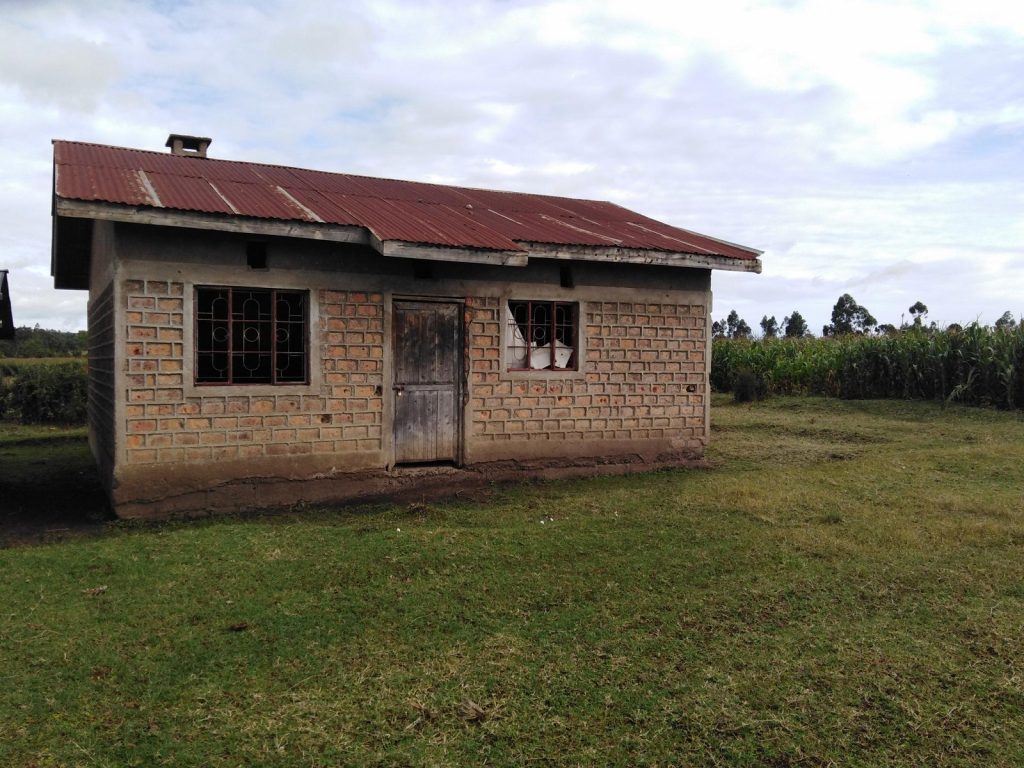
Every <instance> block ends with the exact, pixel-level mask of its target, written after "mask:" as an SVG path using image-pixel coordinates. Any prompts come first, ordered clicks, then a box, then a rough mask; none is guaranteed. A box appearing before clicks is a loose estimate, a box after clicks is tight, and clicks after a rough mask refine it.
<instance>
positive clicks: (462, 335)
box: [381, 291, 469, 472]
mask: <svg viewBox="0 0 1024 768" xmlns="http://www.w3.org/2000/svg"><path fill="white" fill-rule="evenodd" d="M396 301H397V302H403V301H408V302H416V303H420V304H427V303H430V304H454V305H456V307H457V312H458V317H459V323H458V331H459V340H458V345H457V347H458V348H457V349H456V357H457V362H456V366H457V368H458V375H457V376H456V385H457V388H458V391H457V392H456V407H455V413H456V415H457V416H458V423H457V424H456V425H455V440H456V442H457V446H456V450H455V457H456V458H455V462H454V464H455V466H457V467H461V466H463V465H464V464H465V462H466V423H467V422H466V419H467V416H468V414H467V409H468V407H469V377H468V375H467V373H466V359H467V357H466V299H465V297H460V296H422V295H418V294H407V293H393V292H391V291H388V292H386V293H385V294H384V343H385V344H386V345H387V352H386V353H385V355H384V370H383V374H384V419H383V423H382V425H381V432H382V435H381V437H382V438H383V441H384V442H383V444H382V446H381V447H382V448H383V453H384V457H385V469H386V470H388V471H389V472H391V471H394V470H395V467H396V464H395V389H394V386H395V345H394V316H395V302H396Z"/></svg>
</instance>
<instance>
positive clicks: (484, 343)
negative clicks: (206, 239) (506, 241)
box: [467, 298, 707, 454]
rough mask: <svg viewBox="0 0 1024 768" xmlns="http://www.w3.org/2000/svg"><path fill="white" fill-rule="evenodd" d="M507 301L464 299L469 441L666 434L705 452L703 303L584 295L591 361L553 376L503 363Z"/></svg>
mask: <svg viewBox="0 0 1024 768" xmlns="http://www.w3.org/2000/svg"><path fill="white" fill-rule="evenodd" d="M502 301H503V300H502V299H498V298H476V299H469V300H468V301H467V315H468V317H467V321H468V328H469V331H468V333H469V338H468V343H467V352H468V356H469V368H470V371H469V376H470V415H469V425H470V434H469V436H468V439H469V440H471V441H473V442H474V443H476V444H477V445H478V446H480V445H486V444H488V443H489V444H492V445H496V444H500V443H502V442H504V443H507V444H510V445H511V444H520V445H521V444H523V443H526V442H527V441H531V442H532V441H550V440H559V441H584V440H586V441H592V440H601V441H616V442H621V441H631V442H642V441H668V443H669V444H670V445H671V447H672V448H673V449H678V450H686V451H694V452H699V451H701V450H702V449H703V447H704V444H705V434H706V433H705V425H706V423H705V404H706V398H707V392H706V372H705V364H706V360H705V345H706V328H707V308H706V306H705V305H704V304H676V303H670V302H664V301H661V302H656V303H651V302H641V301H612V302H594V301H589V302H588V301H583V302H580V317H581V326H582V328H581V331H582V333H583V334H584V335H585V339H584V342H583V347H584V349H585V350H586V352H585V360H584V362H583V364H582V365H581V366H580V371H579V373H577V374H574V373H567V374H565V375H563V376H552V375H550V374H543V373H541V374H539V375H538V373H537V372H525V373H505V372H503V371H502V370H501V361H500V359H499V357H500V356H499V352H500V348H501V344H502V343H504V342H503V340H502V335H501V334H502V322H501V318H502V317H503V307H502ZM485 452H486V453H488V454H491V453H493V450H491V451H485Z"/></svg>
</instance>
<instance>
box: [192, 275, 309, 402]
mask: <svg viewBox="0 0 1024 768" xmlns="http://www.w3.org/2000/svg"><path fill="white" fill-rule="evenodd" d="M202 291H226V292H227V299H228V308H227V318H226V322H227V328H228V330H227V339H226V341H227V344H228V346H227V350H226V351H225V352H224V353H225V354H226V356H227V366H228V367H227V378H226V379H216V380H213V379H204V378H200V368H201V364H200V357H201V355H202V354H211V355H212V354H214V353H216V352H217V350H209V351H206V350H202V349H201V348H200V329H201V326H202V322H203V318H200V306H201V299H200V294H201V292H202ZM236 291H238V292H241V293H248V294H253V293H259V294H266V295H268V297H269V311H270V318H269V320H267V321H264V322H268V323H269V324H270V326H271V334H270V349H269V350H266V351H265V350H260V351H259V353H258V354H260V355H269V358H270V377H269V380H255V381H254V380H252V379H244V380H237V377H236V376H235V358H236V356H237V355H238V354H239V353H237V352H235V351H234V350H233V344H234V337H235V333H234V327H233V326H234V323H236V322H244V320H243V319H238V318H236V317H235V315H236V312H235V303H234V297H235V292H236ZM281 293H284V294H293V295H296V296H298V297H299V298H300V299H301V307H300V314H301V319H300V321H299V322H300V323H301V326H302V336H301V341H300V346H301V356H302V379H301V380H298V379H292V380H283V381H281V380H278V367H277V356H278V349H277V343H278V342H277V334H278V329H279V327H280V324H282V323H286V322H293V321H288V320H280V319H279V316H278V294H281ZM311 308H312V307H311V296H310V291H308V290H306V289H302V288H267V287H263V286H250V285H209V284H204V285H194V286H193V290H192V306H191V309H190V312H189V315H190V320H191V324H192V342H193V355H192V358H193V371H192V385H193V386H195V387H197V388H203V389H205V388H209V387H233V388H237V387H271V388H274V389H277V388H279V387H308V386H310V385H311V384H312V380H311V375H312V373H311V371H312V366H311V365H310V346H311V345H310V334H311V324H310V318H311V316H312V313H311ZM212 319H214V320H215V319H216V318H212Z"/></svg>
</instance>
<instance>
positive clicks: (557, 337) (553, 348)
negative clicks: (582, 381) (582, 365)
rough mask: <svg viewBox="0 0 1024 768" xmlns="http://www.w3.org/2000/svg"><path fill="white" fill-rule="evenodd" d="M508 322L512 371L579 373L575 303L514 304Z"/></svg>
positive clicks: (510, 303)
mask: <svg viewBox="0 0 1024 768" xmlns="http://www.w3.org/2000/svg"><path fill="white" fill-rule="evenodd" d="M506 319H507V322H508V329H507V331H508V333H507V342H506V343H507V344H508V350H507V351H508V355H507V363H508V365H507V368H508V370H510V371H529V370H569V371H573V370H576V367H577V362H576V361H577V354H576V348H577V305H576V304H575V303H573V302H565V301H510V302H509V303H508V312H507V314H506Z"/></svg>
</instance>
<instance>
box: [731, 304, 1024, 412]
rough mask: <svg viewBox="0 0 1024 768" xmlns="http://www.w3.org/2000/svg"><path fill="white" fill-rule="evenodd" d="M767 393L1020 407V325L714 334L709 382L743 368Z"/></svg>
mask: <svg viewBox="0 0 1024 768" xmlns="http://www.w3.org/2000/svg"><path fill="white" fill-rule="evenodd" d="M744 373H745V374H748V375H749V374H753V375H754V376H755V377H758V378H760V379H761V380H762V381H763V382H764V389H765V391H766V392H767V393H768V394H780V395H826V396H829V397H842V398H847V399H869V398H898V399H910V400H935V401H940V402H943V403H950V402H958V403H963V404H967V405H981V406H996V407H1000V408H1024V326H1017V327H1014V328H998V329H992V328H988V327H986V326H982V325H978V324H974V325H971V326H968V327H966V328H963V329H959V328H956V327H954V328H951V329H947V330H934V329H929V328H910V329H906V330H903V331H900V332H898V333H895V334H892V335H888V336H859V335H853V336H842V337H837V338H803V339H760V340H748V339H715V340H714V342H713V344H712V361H711V387H712V389H713V390H716V391H719V392H728V391H732V390H733V387H734V385H735V382H736V380H737V376H739V375H741V374H744Z"/></svg>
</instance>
